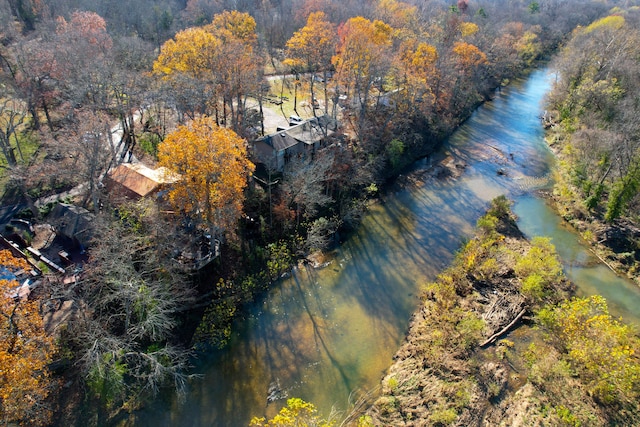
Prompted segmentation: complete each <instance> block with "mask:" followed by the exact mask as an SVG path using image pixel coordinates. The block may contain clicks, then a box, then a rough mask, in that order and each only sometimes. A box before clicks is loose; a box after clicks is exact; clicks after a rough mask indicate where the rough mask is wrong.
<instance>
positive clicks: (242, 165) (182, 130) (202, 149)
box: [158, 116, 254, 242]
mask: <svg viewBox="0 0 640 427" xmlns="http://www.w3.org/2000/svg"><path fill="white" fill-rule="evenodd" d="M158 149H159V153H158V160H159V162H160V164H161V165H162V166H165V167H167V168H168V169H169V170H171V171H172V172H174V173H176V174H179V175H180V179H179V180H178V182H176V183H175V184H174V186H173V189H172V190H171V191H170V192H169V200H170V202H171V203H172V205H173V206H174V207H175V208H176V209H178V210H180V211H181V212H184V213H186V214H187V215H190V216H191V217H194V218H197V219H198V220H201V221H203V222H204V223H205V224H206V226H207V227H208V228H209V232H210V234H211V236H212V237H216V236H217V237H223V235H224V234H225V233H226V232H230V231H232V230H234V229H235V226H236V223H237V221H238V219H239V217H240V214H241V212H242V206H243V202H244V194H243V191H244V188H245V187H246V185H247V178H248V177H249V175H250V174H251V172H253V169H254V165H253V163H251V162H250V161H249V160H248V159H247V150H246V144H245V141H244V140H243V139H242V138H240V137H239V136H238V135H237V134H236V133H235V132H233V131H232V130H230V129H226V128H221V127H218V126H217V125H216V123H215V120H213V119H212V118H211V117H206V116H203V117H200V118H198V119H195V120H193V121H191V122H189V123H187V124H186V125H184V126H180V127H178V129H176V130H175V131H174V132H172V133H171V134H169V135H168V136H167V138H166V139H165V140H164V141H163V142H162V143H160V145H159V147H158ZM211 241H212V242H213V239H212V240H211Z"/></svg>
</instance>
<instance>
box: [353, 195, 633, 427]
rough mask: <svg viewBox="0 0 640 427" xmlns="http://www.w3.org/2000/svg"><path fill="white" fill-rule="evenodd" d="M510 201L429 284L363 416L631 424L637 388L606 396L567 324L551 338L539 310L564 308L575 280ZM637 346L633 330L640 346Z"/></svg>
mask: <svg viewBox="0 0 640 427" xmlns="http://www.w3.org/2000/svg"><path fill="white" fill-rule="evenodd" d="M506 207H507V202H506V199H504V198H503V197H501V198H499V199H496V200H494V202H493V203H492V208H491V209H490V210H489V212H488V213H487V215H485V216H484V217H482V218H481V219H480V220H479V221H478V229H477V232H476V235H475V237H474V238H473V239H472V240H471V241H470V242H469V243H468V244H467V245H466V246H465V247H464V248H463V250H462V251H461V252H460V253H459V254H458V256H457V257H456V258H455V260H454V261H453V263H452V265H451V266H450V267H449V268H448V269H447V270H445V271H444V272H443V273H442V274H440V275H439V276H438V279H437V280H436V281H435V282H434V283H431V284H428V285H426V286H425V287H424V289H425V291H424V297H423V299H424V301H423V304H422V306H421V307H420V309H419V310H418V311H417V312H416V313H415V314H414V316H413V318H412V321H411V325H410V328H409V332H408V335H407V337H406V339H405V342H404V344H403V345H402V346H401V348H400V349H399V350H398V352H397V353H396V355H395V357H394V359H395V363H394V364H393V365H392V366H391V368H390V369H389V372H388V374H387V375H386V376H385V378H384V379H383V381H382V392H381V395H380V397H379V398H378V399H377V401H376V402H375V403H374V405H373V406H372V407H371V409H370V410H369V411H368V412H367V415H366V416H364V417H363V418H362V419H361V422H362V423H363V424H361V425H369V426H382V425H393V426H419V425H458V426H463V425H465V426H466V425H512V426H521V425H536V423H545V424H549V425H560V424H562V423H563V422H564V423H569V424H568V425H609V424H610V423H611V422H618V423H619V424H618V425H631V424H629V423H630V422H631V420H633V419H635V418H634V416H635V415H637V414H638V404H637V402H635V403H633V401H632V400H631V401H629V400H627V398H628V397H629V396H631V397H633V396H634V395H635V396H637V392H638V390H637V387H636V389H635V391H632V392H631V395H625V396H623V397H622V398H620V399H617V400H616V401H615V402H614V401H613V400H611V401H609V402H608V404H605V402H603V397H602V396H601V395H599V394H598V392H597V389H594V386H593V385H592V382H593V378H591V379H590V377H589V373H588V372H587V370H586V368H583V366H587V365H588V363H583V362H584V361H582V362H581V361H576V360H573V359H571V358H570V355H568V354H567V353H565V352H566V351H567V350H566V347H564V344H566V341H563V340H564V338H563V337H562V336H561V335H562V333H559V335H560V336H554V337H553V339H552V337H551V335H550V332H552V330H553V327H552V326H550V325H552V323H553V322H550V321H548V320H545V318H544V316H543V315H541V314H539V313H544V312H546V313H547V315H546V316H547V317H551V316H550V315H549V313H556V312H560V309H556V308H555V307H562V306H563V305H562V304H565V305H570V304H573V302H572V303H566V302H565V303H562V301H564V300H565V299H566V298H567V297H568V296H570V295H571V294H572V293H573V286H572V285H571V284H570V283H569V282H568V281H567V280H566V278H565V277H564V275H563V274H562V271H561V267H560V264H559V262H558V260H557V257H556V255H555V251H554V249H553V246H552V245H550V243H549V241H548V240H547V239H540V238H536V239H533V240H532V241H527V240H526V239H525V238H524V237H523V235H522V234H521V233H520V231H519V230H518V228H517V226H516V224H515V222H514V218H513V216H512V214H511V213H510V212H509V211H508V209H505V208H506ZM585 304H587V305H589V304H591V303H590V302H589V303H585ZM596 305H597V304H596ZM571 307H572V309H573V306H571ZM590 307H591V306H590ZM605 309H606V307H605ZM545 310H546V311H545ZM554 310H555V311H554ZM574 314H575V312H574ZM596 314H597V313H595V311H594V312H590V313H588V316H587V317H589V316H595V315H596ZM601 314H602V316H603V317H606V315H607V314H606V313H601ZM558 316H559V318H560V317H562V315H561V314H558ZM609 320H610V319H609ZM613 322H614V323H615V321H613ZM560 323H562V322H560ZM587 324H589V322H587ZM533 326H537V327H536V328H534V327H533ZM516 328H517V330H515V331H513V330H514V329H516ZM538 328H539V329H538ZM590 332H594V331H593V330H590ZM577 333H578V334H580V333H581V331H578V332H577ZM505 334H508V335H505ZM585 335H586V334H585ZM605 336H607V335H606V334H600V335H599V337H605ZM496 341H497V344H494V342H496ZM558 342H562V343H563V344H562V345H558ZM637 345H638V339H637V337H634V338H632V339H631V348H632V349H633V348H635V349H636V350H637ZM596 347H598V346H597V345H594V346H593V347H592V348H591V350H592V351H593V353H594V354H597V353H598V349H597V348H596ZM563 348H564V350H563ZM590 356H591V355H589V356H587V358H589V357H590ZM625 361H627V362H629V363H631V365H633V367H632V368H631V369H630V370H629V371H628V372H625V373H626V374H630V373H632V372H635V371H634V370H637V369H640V365H639V364H638V360H637V358H636V359H633V358H631V359H628V360H627V359H625ZM603 374H604V373H603ZM603 381H605V380H603ZM621 388H622V387H621ZM594 390H596V391H595V392H594ZM618 391H620V393H623V390H616V393H617V392H618ZM634 393H636V394H634ZM616 396H619V395H617V394H616ZM621 408H622V409H624V410H623V411H622V412H621V411H620V409H621Z"/></svg>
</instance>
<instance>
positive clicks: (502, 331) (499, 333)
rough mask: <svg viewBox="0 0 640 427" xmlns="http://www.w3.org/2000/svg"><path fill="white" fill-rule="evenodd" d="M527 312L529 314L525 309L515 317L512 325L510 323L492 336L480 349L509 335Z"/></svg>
mask: <svg viewBox="0 0 640 427" xmlns="http://www.w3.org/2000/svg"><path fill="white" fill-rule="evenodd" d="M526 312H527V309H526V308H523V309H522V311H521V312H520V313H518V315H517V316H516V317H515V319H513V320H512V321H511V323H509V324H508V325H507V326H505V327H504V328H502V329H501V330H500V331H498V332H496V333H495V334H493V335H491V336H490V337H489V338H488V339H487V340H486V341H485V342H483V343H482V344H480V347H485V346H487V345H489V344H492V343H493V342H494V341H495V340H496V339H498V337H499V336H501V335H504V334H505V333H507V332H508V331H509V329H511V328H512V327H513V325H515V324H516V323H517V322H518V320H520V318H521V317H522V316H524V314H525V313H526Z"/></svg>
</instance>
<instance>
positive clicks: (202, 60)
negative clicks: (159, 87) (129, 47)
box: [153, 11, 263, 131]
mask: <svg viewBox="0 0 640 427" xmlns="http://www.w3.org/2000/svg"><path fill="white" fill-rule="evenodd" d="M255 28H256V22H255V20H254V19H253V18H252V17H251V16H250V15H249V14H247V13H241V12H237V11H233V12H224V13H221V14H218V15H216V16H214V18H213V21H212V22H211V24H209V25H206V26H204V27H198V28H188V29H186V30H183V31H181V32H179V33H178V34H176V36H175V39H174V40H169V41H167V42H166V43H165V44H164V45H162V48H161V50H160V55H159V56H158V59H157V60H156V61H155V62H154V64H153V71H154V73H155V74H156V75H160V76H162V77H164V78H165V79H168V80H170V81H171V84H172V89H173V90H174V91H175V89H176V88H175V85H176V84H177V85H178V87H179V88H180V89H179V90H182V91H188V90H189V89H190V88H191V87H193V85H199V84H204V91H203V92H202V93H201V94H200V95H201V99H202V102H201V103H200V105H197V106H196V107H195V108H192V110H193V111H187V113H191V114H190V116H191V117H192V118H193V117H195V113H196V112H199V113H202V114H205V115H208V114H210V113H212V112H214V113H215V114H216V117H218V116H219V115H220V114H221V115H222V116H223V120H222V121H223V122H225V123H226V122H227V117H226V115H227V111H229V112H230V113H231V127H232V128H233V129H234V130H235V131H239V130H240V128H241V125H242V124H243V120H244V111H243V108H244V105H245V102H244V101H245V99H244V97H246V95H247V94H249V93H250V92H252V91H254V90H256V89H257V87H258V84H259V81H260V79H259V77H260V72H261V69H262V62H263V61H262V58H261V56H260V55H259V54H258V52H257V48H256V44H257V35H256V32H255ZM220 102H221V103H222V105H221V107H222V108H220V106H219V105H218V104H219V103H220ZM207 103H209V104H211V103H213V105H205V104H207ZM196 110H197V111H196ZM220 122H221V121H220V120H218V123H220Z"/></svg>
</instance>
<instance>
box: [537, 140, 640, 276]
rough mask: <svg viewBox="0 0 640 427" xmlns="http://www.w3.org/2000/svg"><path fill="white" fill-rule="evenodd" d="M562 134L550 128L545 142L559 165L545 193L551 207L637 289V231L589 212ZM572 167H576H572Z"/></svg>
mask: <svg viewBox="0 0 640 427" xmlns="http://www.w3.org/2000/svg"><path fill="white" fill-rule="evenodd" d="M561 132H562V131H560V130H558V129H555V128H549V129H548V130H547V137H546V138H545V140H546V141H547V143H548V144H549V147H550V148H551V149H552V151H553V152H554V153H555V155H556V156H557V157H558V159H559V160H560V161H559V164H560V165H561V166H560V167H559V168H558V169H557V171H556V178H555V185H554V188H553V191H552V192H548V193H546V194H545V196H546V197H547V199H548V200H550V201H551V202H552V206H553V207H554V209H555V210H556V212H557V213H558V215H560V216H561V217H562V218H563V219H564V220H565V221H567V222H568V223H569V224H570V225H571V226H572V227H573V228H574V229H575V230H576V231H578V232H579V233H580V235H581V236H582V238H583V239H584V240H585V241H586V242H588V243H589V246H590V248H591V250H592V251H593V253H594V254H595V255H596V256H597V257H598V258H599V259H600V261H602V263H603V264H605V265H606V266H607V267H609V268H610V269H611V270H612V271H614V272H615V273H616V274H620V275H622V276H626V277H628V278H629V279H631V280H633V281H634V283H635V284H636V285H638V286H640V246H639V245H640V243H639V242H640V228H639V227H638V224H637V223H634V222H633V221H631V219H629V218H620V219H617V220H616V221H614V222H613V223H607V222H605V221H604V218H603V214H604V212H603V211H602V210H601V209H600V210H589V209H588V208H587V206H586V205H585V201H584V199H583V198H582V197H581V196H580V195H579V194H580V191H579V189H578V188H576V187H575V185H573V184H572V180H571V175H572V172H571V169H570V168H571V167H572V165H573V163H571V159H570V158H569V157H568V156H567V154H566V153H565V151H564V146H563V145H562V144H561V143H559V142H558V141H559V138H566V135H564V136H561V135H560V134H561ZM573 166H575V165H573Z"/></svg>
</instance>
